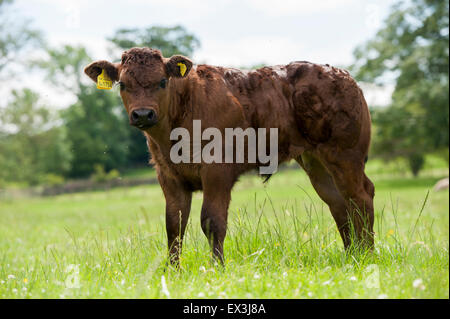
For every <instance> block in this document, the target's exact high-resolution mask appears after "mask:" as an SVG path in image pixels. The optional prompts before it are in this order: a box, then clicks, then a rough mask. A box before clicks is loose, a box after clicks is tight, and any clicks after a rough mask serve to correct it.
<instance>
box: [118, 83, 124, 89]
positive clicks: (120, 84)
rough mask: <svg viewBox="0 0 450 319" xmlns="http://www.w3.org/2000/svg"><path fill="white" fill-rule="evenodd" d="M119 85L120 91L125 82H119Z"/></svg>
mask: <svg viewBox="0 0 450 319" xmlns="http://www.w3.org/2000/svg"><path fill="white" fill-rule="evenodd" d="M119 87H120V90H121V91H122V90H124V89H125V84H124V83H123V82H119Z"/></svg>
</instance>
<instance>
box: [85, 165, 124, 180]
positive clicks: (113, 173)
mask: <svg viewBox="0 0 450 319" xmlns="http://www.w3.org/2000/svg"><path fill="white" fill-rule="evenodd" d="M119 177H120V173H119V171H118V170H116V169H112V170H110V171H109V172H108V173H106V171H105V168H104V167H103V166H102V165H100V164H96V165H95V166H94V173H93V174H92V175H91V178H92V179H93V180H94V181H95V182H98V183H101V182H107V181H110V180H114V179H117V178H119Z"/></svg>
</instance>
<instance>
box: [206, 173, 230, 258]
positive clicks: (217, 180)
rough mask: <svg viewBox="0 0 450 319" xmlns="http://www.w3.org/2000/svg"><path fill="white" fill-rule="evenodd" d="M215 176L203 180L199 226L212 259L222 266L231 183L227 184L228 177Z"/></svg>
mask: <svg viewBox="0 0 450 319" xmlns="http://www.w3.org/2000/svg"><path fill="white" fill-rule="evenodd" d="M215 175H216V174H207V175H206V176H205V178H204V179H203V205H202V211H201V226H202V230H203V233H204V234H205V235H206V237H207V238H208V241H209V244H210V247H211V250H212V253H213V257H215V258H217V259H218V260H219V261H220V262H221V263H222V264H223V262H224V257H223V242H224V240H225V235H226V232H227V218H228V206H229V204H230V199H231V188H232V183H230V182H227V179H228V178H229V176H215Z"/></svg>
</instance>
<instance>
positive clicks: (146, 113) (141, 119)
mask: <svg viewBox="0 0 450 319" xmlns="http://www.w3.org/2000/svg"><path fill="white" fill-rule="evenodd" d="M157 122H158V119H157V116H156V112H155V110H153V109H150V108H148V109H144V108H142V109H136V110H133V111H132V112H131V114H130V124H131V125H133V126H136V127H137V128H139V129H141V130H145V129H148V128H150V127H152V126H153V125H155V124H156V123H157Z"/></svg>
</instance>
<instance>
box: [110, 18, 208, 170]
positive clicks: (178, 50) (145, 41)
mask: <svg viewBox="0 0 450 319" xmlns="http://www.w3.org/2000/svg"><path fill="white" fill-rule="evenodd" d="M109 41H110V42H111V43H112V45H113V47H112V50H111V51H112V52H114V53H113V54H115V55H116V56H120V55H119V54H120V53H121V52H122V51H124V50H128V49H130V48H132V47H149V48H154V49H159V50H161V52H162V54H163V55H164V56H165V57H170V56H172V55H175V54H181V55H185V56H191V55H192V54H193V53H194V51H195V50H196V49H197V48H198V47H200V41H199V40H198V39H197V38H196V37H195V36H194V35H193V34H191V33H188V32H187V31H186V30H185V29H184V28H183V27H182V26H174V27H161V26H153V27H149V28H145V29H137V28H133V29H119V30H117V31H116V33H115V34H114V35H113V36H112V37H111V38H109ZM129 147H130V148H129V150H130V152H129V159H130V162H131V163H134V164H135V165H139V164H142V163H145V162H146V161H147V160H148V157H149V154H148V149H147V146H146V142H145V137H144V135H143V134H142V132H141V131H140V130H139V129H137V128H131V132H130V146H129Z"/></svg>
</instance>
